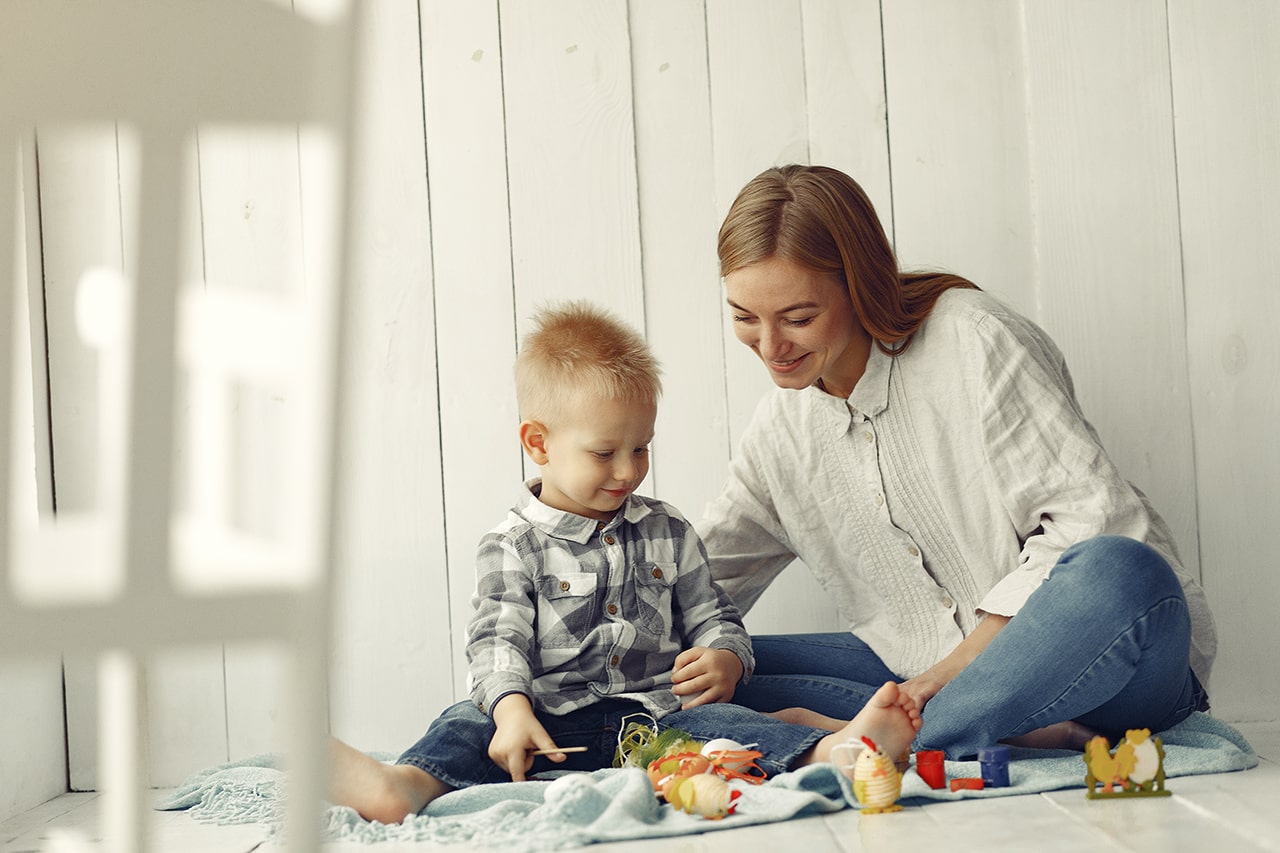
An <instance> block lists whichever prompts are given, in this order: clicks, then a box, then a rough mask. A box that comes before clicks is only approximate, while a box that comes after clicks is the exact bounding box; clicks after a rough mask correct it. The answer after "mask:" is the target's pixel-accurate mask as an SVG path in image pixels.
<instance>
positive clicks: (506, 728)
mask: <svg viewBox="0 0 1280 853" xmlns="http://www.w3.org/2000/svg"><path fill="white" fill-rule="evenodd" d="M493 722H494V723H495V724H497V726H498V731H497V732H495V733H494V735H493V739H492V740H490V741H489V757H490V758H491V759H493V763H494V764H496V765H498V766H499V767H501V768H502V769H503V770H505V771H507V772H508V773H510V774H511V781H512V782H523V781H524V777H525V774H526V773H528V772H529V768H530V767H532V766H533V754H532V753H533V751H534V750H536V749H547V750H554V749H555V748H556V742H555V741H553V740H552V739H551V735H549V734H547V730H546V729H544V728H543V727H542V723H540V722H538V718H537V717H535V716H534V715H533V705H532V704H531V703H530V702H529V697H528V696H525V695H524V694H523V693H508V694H507V695H506V696H503V697H502V698H501V699H499V700H498V704H497V705H495V706H494V707H493ZM547 757H548V758H550V759H551V760H552V761H554V762H556V763H557V764H559V763H560V762H562V761H564V760H565V756H564V754H563V753H560V754H558V755H557V754H551V755H548V756H547Z"/></svg>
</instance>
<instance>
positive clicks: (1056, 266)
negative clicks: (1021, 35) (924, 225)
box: [1025, 0, 1198, 575]
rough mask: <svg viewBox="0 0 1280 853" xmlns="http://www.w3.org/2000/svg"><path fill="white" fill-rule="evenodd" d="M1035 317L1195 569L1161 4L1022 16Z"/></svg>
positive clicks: (1030, 8)
mask: <svg viewBox="0 0 1280 853" xmlns="http://www.w3.org/2000/svg"><path fill="white" fill-rule="evenodd" d="M1025 24H1026V29H1025V32H1026V39H1027V55H1028V56H1030V57H1032V58H1033V60H1032V62H1031V64H1030V67H1029V69H1028V92H1029V95H1028V97H1029V101H1030V105H1031V109H1030V138H1031V169H1032V185H1033V186H1034V187H1035V215H1036V223H1037V229H1036V230H1037V240H1036V258H1037V267H1038V269H1037V279H1038V294H1037V303H1036V304H1037V308H1038V317H1037V319H1038V320H1039V321H1040V323H1041V325H1043V326H1044V327H1045V329H1046V330H1047V331H1048V332H1049V333H1050V334H1051V335H1052V336H1053V337H1054V339H1055V340H1056V341H1057V342H1058V345H1059V346H1060V347H1061V348H1062V351H1063V353H1064V354H1065V355H1066V357H1067V363H1068V364H1069V365H1070V366H1071V371H1072V374H1073V376H1074V378H1075V381H1076V390H1077V395H1078V396H1079V398H1080V402H1081V405H1082V406H1083V407H1084V410H1085V413H1086V415H1087V416H1088V417H1089V419H1090V420H1091V421H1092V422H1093V424H1094V426H1095V427H1097V429H1098V432H1099V434H1100V435H1101V437H1102V440H1103V443H1104V445H1105V446H1106V447H1107V449H1108V451H1109V453H1110V455H1111V457H1112V459H1113V460H1114V461H1115V462H1116V464H1117V465H1118V466H1119V468H1120V470H1121V472H1123V474H1124V476H1126V477H1127V478H1128V479H1130V480H1131V481H1133V482H1134V483H1135V484H1137V485H1138V486H1139V488H1141V489H1143V490H1144V491H1145V492H1147V494H1148V495H1149V496H1150V497H1151V499H1152V502H1153V503H1154V504H1155V506H1156V508H1157V511H1158V512H1160V514H1161V515H1162V516H1163V517H1164V518H1165V520H1166V521H1168V522H1169V524H1170V527H1171V528H1172V529H1173V532H1174V535H1175V538H1176V540H1177V543H1178V545H1179V546H1180V551H1181V554H1182V558H1183V561H1184V563H1185V564H1186V566H1187V568H1188V570H1189V571H1190V572H1191V573H1192V574H1193V575H1194V574H1195V573H1196V572H1197V551H1198V545H1197V541H1196V518H1195V472H1194V470H1193V467H1192V448H1191V420H1190V407H1189V403H1188V399H1187V380H1186V375H1187V368H1186V353H1185V350H1184V336H1185V327H1184V318H1183V305H1182V288H1181V281H1182V264H1181V259H1180V256H1179V235H1178V197H1177V186H1176V177H1175V173H1174V153H1173V134H1172V127H1173V116H1172V104H1171V101H1170V91H1169V64H1168V37H1167V27H1166V22H1165V13H1164V3H1163V2H1162V0H1147V2H1142V3H1124V4H1114V3H1107V2H1104V1H1103V0H1091V2H1086V3H1075V4H1072V5H1071V7H1070V8H1069V9H1068V8H1067V7H1065V6H1062V5H1052V4H1048V5H1046V4H1035V3H1029V4H1027V5H1026V9H1025Z"/></svg>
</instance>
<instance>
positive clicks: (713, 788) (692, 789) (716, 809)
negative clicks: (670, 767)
mask: <svg viewBox="0 0 1280 853" xmlns="http://www.w3.org/2000/svg"><path fill="white" fill-rule="evenodd" d="M662 792H663V795H664V796H665V797H666V798H667V802H668V803H671V805H672V807H673V808H677V809H680V810H681V811H682V812H687V813H688V814H691V815H702V816H703V817H705V818H706V819H707V820H720V819H722V818H724V817H725V816H726V815H731V814H733V810H734V809H735V808H737V807H738V804H737V803H736V802H735V800H737V799H738V798H739V797H741V796H742V792H741V791H735V790H733V789H732V788H730V787H729V783H728V782H726V781H725V780H723V779H721V778H720V777H719V776H711V775H708V774H706V773H702V774H699V775H697V776H678V777H675V778H672V779H671V780H670V781H668V782H667V783H666V784H665V785H664V786H663V789H662Z"/></svg>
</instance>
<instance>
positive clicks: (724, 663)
mask: <svg viewBox="0 0 1280 853" xmlns="http://www.w3.org/2000/svg"><path fill="white" fill-rule="evenodd" d="M741 678H742V660H741V658H739V657H738V655H737V654H736V653H734V652H731V651H729V650H728V649H708V648H706V647H704V646H694V647H693V648H691V649H685V650H684V651H683V652H681V653H680V654H679V655H678V656H677V657H676V666H675V669H674V670H672V672H671V683H672V685H673V686H672V688H671V692H672V693H674V694H676V695H677V696H693V698H692V699H690V700H689V701H688V702H685V703H684V704H683V705H681V706H680V708H681V709H682V710H683V709H687V708H695V707H697V706H698V705H707V704H710V703H712V702H728V701H729V700H730V699H732V698H733V691H734V689H735V688H737V686H738V681H739V679H741Z"/></svg>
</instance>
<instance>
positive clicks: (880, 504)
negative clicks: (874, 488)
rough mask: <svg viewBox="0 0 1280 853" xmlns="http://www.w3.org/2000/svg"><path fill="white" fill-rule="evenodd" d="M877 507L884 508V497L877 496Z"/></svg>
mask: <svg viewBox="0 0 1280 853" xmlns="http://www.w3.org/2000/svg"><path fill="white" fill-rule="evenodd" d="M876 506H884V495H876Z"/></svg>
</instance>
